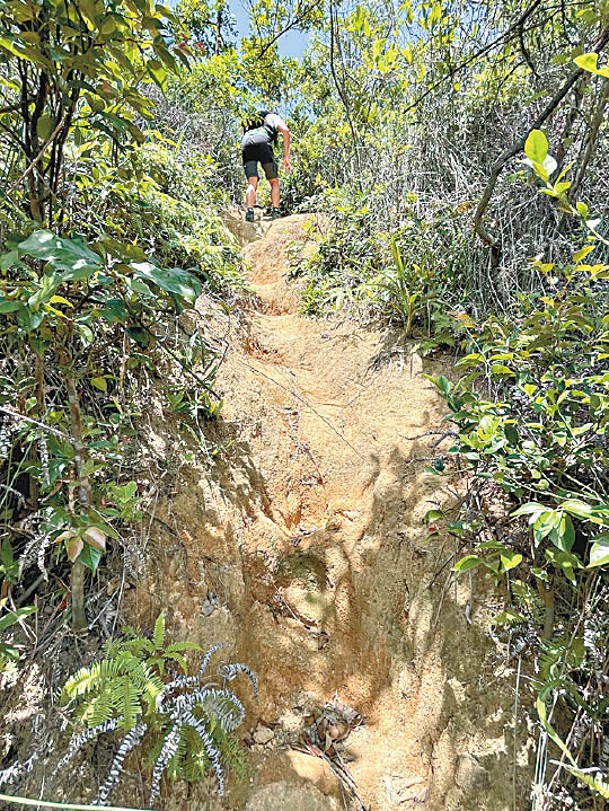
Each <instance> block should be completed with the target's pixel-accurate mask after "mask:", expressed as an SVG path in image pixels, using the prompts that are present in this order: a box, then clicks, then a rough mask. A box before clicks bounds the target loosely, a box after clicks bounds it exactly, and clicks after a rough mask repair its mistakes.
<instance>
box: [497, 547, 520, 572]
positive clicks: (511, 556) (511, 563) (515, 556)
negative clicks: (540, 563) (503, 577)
mask: <svg viewBox="0 0 609 811" xmlns="http://www.w3.org/2000/svg"><path fill="white" fill-rule="evenodd" d="M520 563H522V555H521V554H520V553H519V552H512V551H511V550H510V549H506V550H505V551H503V552H502V553H501V565H502V566H503V570H504V571H505V572H509V570H510V569H514V568H515V567H516V566H518V565H519V564H520Z"/></svg>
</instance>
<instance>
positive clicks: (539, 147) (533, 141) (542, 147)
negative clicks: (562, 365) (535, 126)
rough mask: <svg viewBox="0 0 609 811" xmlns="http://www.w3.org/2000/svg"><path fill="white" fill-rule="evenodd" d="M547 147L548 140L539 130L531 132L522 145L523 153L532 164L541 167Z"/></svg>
mask: <svg viewBox="0 0 609 811" xmlns="http://www.w3.org/2000/svg"><path fill="white" fill-rule="evenodd" d="M548 146H549V144H548V139H547V138H546V136H545V135H544V133H543V132H542V131H541V130H531V132H530V133H529V136H528V138H527V140H526V142H525V145H524V153H525V155H526V156H527V158H529V159H530V160H532V161H533V162H534V163H539V164H542V165H543V162H544V160H545V159H546V155H547V154H548Z"/></svg>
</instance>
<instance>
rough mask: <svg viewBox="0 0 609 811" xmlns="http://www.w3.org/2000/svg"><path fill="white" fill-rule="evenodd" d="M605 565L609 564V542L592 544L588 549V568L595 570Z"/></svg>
mask: <svg viewBox="0 0 609 811" xmlns="http://www.w3.org/2000/svg"><path fill="white" fill-rule="evenodd" d="M599 537H601V536H599ZM607 564H609V542H605V543H603V542H601V541H598V542H596V543H593V544H592V545H591V547H590V562H589V563H588V568H589V569H595V568H596V567H597V566H606V565H607Z"/></svg>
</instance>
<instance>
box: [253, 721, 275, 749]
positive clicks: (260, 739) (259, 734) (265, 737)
mask: <svg viewBox="0 0 609 811" xmlns="http://www.w3.org/2000/svg"><path fill="white" fill-rule="evenodd" d="M274 737H275V733H274V732H273V730H272V729H270V728H269V727H267V726H264V724H258V726H257V727H256V729H255V730H254V735H253V738H254V740H255V741H256V743H258V744H260V746H265V744H267V743H269V741H272V740H273V738H274Z"/></svg>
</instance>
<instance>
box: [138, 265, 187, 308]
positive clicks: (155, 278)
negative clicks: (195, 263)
mask: <svg viewBox="0 0 609 811" xmlns="http://www.w3.org/2000/svg"><path fill="white" fill-rule="evenodd" d="M130 267H131V268H133V270H134V272H135V275H136V276H138V277H139V278H143V279H146V280H147V281H151V282H154V284H156V285H157V286H158V287H160V288H161V290H165V291H166V292H168V293H173V294H175V295H176V296H180V297H181V298H183V299H185V300H186V301H188V302H190V303H194V301H195V299H196V298H197V296H199V295H200V293H201V290H202V286H201V283H200V282H199V280H198V279H197V278H195V276H193V275H192V273H189V272H188V271H186V270H182V269H181V268H171V269H170V270H169V269H163V268H160V267H157V266H156V265H152V264H150V262H137V263H135V262H134V263H133V264H132V265H130Z"/></svg>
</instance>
